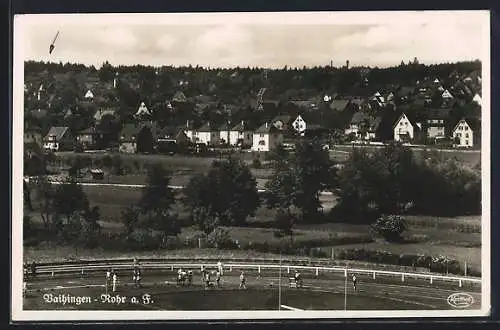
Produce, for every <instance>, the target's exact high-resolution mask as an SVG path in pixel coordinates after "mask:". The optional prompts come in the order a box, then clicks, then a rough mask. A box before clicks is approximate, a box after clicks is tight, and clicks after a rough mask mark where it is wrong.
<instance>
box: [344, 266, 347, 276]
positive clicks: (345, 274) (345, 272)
mask: <svg viewBox="0 0 500 330" xmlns="http://www.w3.org/2000/svg"><path fill="white" fill-rule="evenodd" d="M344 277H347V268H346V269H344Z"/></svg>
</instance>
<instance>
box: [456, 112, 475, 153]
mask: <svg viewBox="0 0 500 330" xmlns="http://www.w3.org/2000/svg"><path fill="white" fill-rule="evenodd" d="M451 136H452V138H453V140H454V143H453V146H454V147H457V148H471V147H472V146H474V130H473V127H472V126H471V124H469V122H467V120H465V119H461V120H460V121H459V122H458V123H457V124H456V125H455V127H454V128H453V130H452V133H451Z"/></svg>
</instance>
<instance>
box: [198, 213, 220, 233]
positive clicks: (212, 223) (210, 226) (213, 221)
mask: <svg viewBox="0 0 500 330" xmlns="http://www.w3.org/2000/svg"><path fill="white" fill-rule="evenodd" d="M191 216H192V219H193V223H194V224H196V225H197V226H198V228H199V229H200V230H201V231H202V232H204V233H205V234H206V235H208V234H210V233H211V232H213V231H214V230H215V229H216V228H217V227H218V226H219V219H218V218H217V217H214V216H213V214H212V212H211V210H210V209H207V208H205V207H203V206H201V207H195V208H194V209H193V210H192V212H191Z"/></svg>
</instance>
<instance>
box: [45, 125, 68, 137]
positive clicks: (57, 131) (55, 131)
mask: <svg viewBox="0 0 500 330" xmlns="http://www.w3.org/2000/svg"><path fill="white" fill-rule="evenodd" d="M68 131H69V127H67V126H52V127H51V128H50V130H49V132H48V133H47V135H46V136H45V138H48V137H49V136H55V137H56V140H59V139H61V138H62V137H63V136H64V134H66V132H68Z"/></svg>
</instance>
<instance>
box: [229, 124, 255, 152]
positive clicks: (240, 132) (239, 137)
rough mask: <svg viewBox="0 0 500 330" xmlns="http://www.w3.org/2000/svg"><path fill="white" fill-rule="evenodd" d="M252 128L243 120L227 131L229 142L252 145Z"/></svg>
mask: <svg viewBox="0 0 500 330" xmlns="http://www.w3.org/2000/svg"><path fill="white" fill-rule="evenodd" d="M252 139H253V130H252V129H251V128H250V126H249V125H248V123H245V122H244V121H243V120H242V121H241V122H240V123H239V124H238V125H236V126H234V127H233V128H231V130H230V131H229V144H230V145H233V146H236V145H246V146H250V145H252V141H253V140H252Z"/></svg>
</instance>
